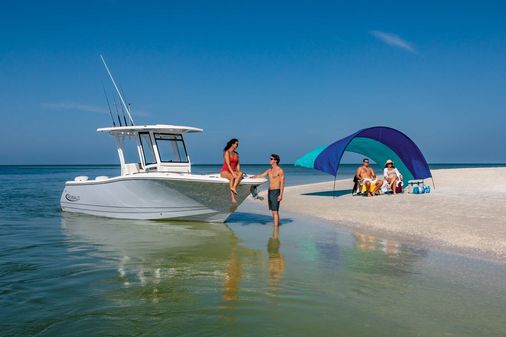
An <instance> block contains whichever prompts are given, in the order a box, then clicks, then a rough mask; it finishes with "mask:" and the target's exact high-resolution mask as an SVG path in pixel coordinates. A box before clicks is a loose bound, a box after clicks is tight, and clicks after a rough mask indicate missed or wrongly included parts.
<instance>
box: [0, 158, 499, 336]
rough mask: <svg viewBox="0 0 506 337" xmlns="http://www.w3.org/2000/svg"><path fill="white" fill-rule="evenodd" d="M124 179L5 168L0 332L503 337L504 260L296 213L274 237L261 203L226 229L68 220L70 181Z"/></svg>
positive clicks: (89, 170)
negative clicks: (64, 200)
mask: <svg viewBox="0 0 506 337" xmlns="http://www.w3.org/2000/svg"><path fill="white" fill-rule="evenodd" d="M245 169H246V170H245V171H246V172H248V173H256V172H260V171H262V170H263V169H264V167H261V166H249V167H245ZM353 170H354V166H350V168H349V172H347V173H346V172H345V174H344V173H343V176H346V174H349V176H351V175H352V174H353ZM195 171H199V172H203V173H204V172H213V171H216V167H214V166H200V167H199V166H197V167H195ZM116 172H117V168H116V167H115V166H105V167H104V166H48V167H29V166H24V167H19V166H17V167H16V166H9V167H0V183H1V186H2V189H1V190H0V214H1V218H0V247H1V249H0V335H1V336H26V335H38V336H90V335H107V336H125V335H133V336H137V335H147V336H151V335H157V336H158V335H173V336H181V335H185V336H200V335H203V336H213V335H225V336H259V335H272V336H329V335H330V336H504V331H506V320H505V319H504V312H505V309H506V282H504V280H505V279H506V267H505V266H504V265H502V264H498V263H494V262H486V261H481V260H478V259H471V258H467V257H462V256H457V255H453V254H447V253H443V252H440V251H437V250H433V249H427V248H424V247H421V246H420V247H417V246H413V245H407V244H404V243H402V242H397V241H394V240H391V239H389V238H388V237H375V236H372V235H370V234H369V233H363V232H352V231H349V230H346V229H344V228H342V227H339V226H336V225H335V224H330V223H326V222H322V221H319V220H315V219H313V218H309V217H302V216H299V215H297V216H295V215H293V214H289V213H282V226H281V228H280V230H279V232H278V233H276V232H275V231H274V229H273V227H272V224H271V218H270V216H269V212H268V211H267V210H266V209H265V208H264V205H262V204H259V203H257V202H249V203H245V204H243V205H242V206H241V207H240V208H239V209H238V212H237V213H235V214H234V215H232V216H231V217H230V219H229V221H228V222H227V224H205V223H189V222H186V223H174V222H154V221H133V220H132V221H129V220H113V219H105V218H97V217H91V216H84V215H73V214H63V213H61V212H60V210H59V197H60V193H61V190H62V188H63V183H64V181H65V180H68V179H72V178H73V177H75V176H77V175H89V176H92V177H93V176H97V175H114V174H116ZM311 172H312V171H310V170H303V169H292V168H289V167H287V180H288V182H289V183H290V184H295V183H304V182H314V181H322V180H328V179H329V178H328V177H327V176H324V175H319V174H314V172H313V173H311Z"/></svg>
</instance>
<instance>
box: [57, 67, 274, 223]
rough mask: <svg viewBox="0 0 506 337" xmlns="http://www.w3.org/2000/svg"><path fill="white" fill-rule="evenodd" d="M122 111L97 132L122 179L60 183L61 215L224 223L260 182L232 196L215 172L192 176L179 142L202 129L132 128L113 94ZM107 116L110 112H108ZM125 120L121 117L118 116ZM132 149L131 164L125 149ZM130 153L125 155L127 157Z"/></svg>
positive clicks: (242, 187) (246, 182)
mask: <svg viewBox="0 0 506 337" xmlns="http://www.w3.org/2000/svg"><path fill="white" fill-rule="evenodd" d="M102 61H103V62H104V66H105V67H106V70H107V72H108V73H109V76H110V78H111V80H112V82H113V84H114V87H115V88H116V90H117V94H118V96H119V98H120V101H121V103H122V104H123V106H122V109H124V111H126V115H127V116H128V119H129V122H130V125H128V123H127V121H126V118H124V122H123V123H122V122H121V118H120V117H119V115H118V121H119V125H116V123H115V122H114V118H113V126H112V127H106V128H99V129H98V130H97V131H98V132H104V133H108V134H110V135H111V136H113V137H114V139H115V141H116V149H117V152H118V157H119V162H120V168H121V174H120V175H119V176H116V177H107V176H98V177H95V178H94V179H90V178H89V177H87V176H79V177H76V178H75V179H74V180H73V181H67V182H66V183H65V189H64V191H63V193H62V195H61V199H60V203H61V208H62V210H63V211H67V212H76V213H85V214H90V215H95V216H104V217H110V218H123V219H153V220H154V219H177V220H195V221H206V222H224V221H225V220H226V219H227V217H228V216H229V215H230V214H231V213H232V212H233V211H235V209H236V208H237V206H238V205H239V204H240V203H241V202H243V201H244V200H245V199H246V198H247V197H248V195H249V194H250V193H252V192H253V193H255V191H256V188H257V187H258V186H259V185H261V184H263V183H265V182H266V180H265V179H263V178H251V177H248V176H245V177H244V179H243V180H242V181H241V183H240V184H239V186H238V187H237V195H231V191H230V189H229V182H228V180H227V179H225V178H222V177H221V176H220V174H219V173H215V174H194V173H192V165H191V161H190V156H189V154H188V151H187V147H186V144H185V141H184V137H185V135H186V134H188V133H197V132H202V131H203V130H202V129H200V128H196V127H191V126H178V125H165V124H155V125H134V122H133V119H132V117H131V114H130V109H129V107H128V105H127V104H126V103H125V101H124V98H123V96H122V95H121V93H120V91H119V90H118V89H117V86H116V83H115V81H114V79H113V77H112V75H111V73H110V71H109V69H108V67H107V64H106V63H105V60H103V58H102ZM111 117H112V113H111ZM123 117H124V116H123ZM128 145H133V148H134V149H135V150H136V151H134V153H135V154H136V156H135V157H134V159H130V158H131V157H132V156H131V154H132V153H131V151H130V152H128V149H127V146H128ZM127 154H129V155H127Z"/></svg>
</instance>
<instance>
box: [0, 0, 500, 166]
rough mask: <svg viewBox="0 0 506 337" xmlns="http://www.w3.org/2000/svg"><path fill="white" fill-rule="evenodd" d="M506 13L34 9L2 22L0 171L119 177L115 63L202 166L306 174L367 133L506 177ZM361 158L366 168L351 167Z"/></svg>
mask: <svg viewBox="0 0 506 337" xmlns="http://www.w3.org/2000/svg"><path fill="white" fill-rule="evenodd" d="M505 13H506V3H504V2H501V1H497V2H492V1H488V2H483V1H475V2H471V1H466V2H462V1H444V2H441V1H434V2H432V1H424V2H407V1H381V2H379V1H367V2H366V1H348V2H342V3H341V2H337V1H329V2H318V1H305V2H297V1H286V2H284V1H265V2H263V1H251V2H246V1H227V2H219V1H172V2H171V1H167V2H162V1H160V2H155V1H142V2H141V1H72V2H70V1H66V2H63V1H62V2H58V1H44V2H42V1H32V2H30V1H19V2H14V1H11V2H10V3H6V2H4V3H3V4H2V11H1V12H0V114H1V117H2V119H1V121H2V122H1V123H0V164H76V163H116V162H117V158H116V153H115V149H114V146H113V142H112V139H111V138H110V137H109V136H107V135H104V134H99V133H97V132H96V131H95V130H96V128H98V127H104V126H109V125H110V124H111V122H110V118H109V116H108V113H107V105H106V102H105V99H104V95H103V91H102V84H101V83H102V82H104V83H106V85H107V86H108V87H110V84H109V82H106V81H107V77H106V73H105V71H104V69H103V66H102V64H101V62H100V59H99V57H98V55H99V53H102V54H103V55H104V56H105V57H106V59H107V61H108V63H109V65H110V67H111V70H112V71H113V74H114V75H115V77H116V79H117V80H118V81H119V82H120V84H121V86H122V87H123V89H124V91H125V94H126V96H127V99H128V101H129V102H130V103H131V104H132V106H133V111H134V119H135V121H136V123H137V124H146V123H164V124H165V123H166V124H182V125H191V126H197V127H202V128H204V129H205V133H203V134H196V135H190V136H188V137H187V142H188V145H189V147H190V151H191V153H190V154H191V157H192V161H193V162H194V163H218V162H220V161H221V160H222V159H221V156H222V153H221V150H222V148H223V145H224V143H225V142H226V141H227V140H228V139H229V138H231V137H237V138H239V139H240V142H241V143H240V144H241V145H240V149H239V150H240V154H241V160H242V161H243V162H244V163H264V162H266V161H267V159H268V156H269V154H270V153H271V152H277V153H279V154H280V155H281V157H282V160H283V161H284V162H293V161H294V160H295V159H296V158H298V157H299V156H301V155H302V154H304V153H305V152H307V151H309V150H311V149H312V148H314V147H316V146H319V145H322V144H326V143H331V142H333V141H335V140H337V139H340V138H342V137H344V136H346V135H348V134H350V133H352V132H354V131H356V130H358V129H361V128H364V127H369V126H376V125H386V126H391V127H394V128H398V129H399V130H401V131H403V132H405V133H406V134H407V135H408V136H410V137H411V138H412V139H413V140H414V141H415V142H416V143H417V144H418V145H419V147H420V148H421V150H422V152H423V153H424V154H425V156H426V158H427V160H428V161H429V162H506V146H505V145H504V141H503V134H504V129H505V125H506V17H505V16H506V14H505ZM351 158H352V157H351Z"/></svg>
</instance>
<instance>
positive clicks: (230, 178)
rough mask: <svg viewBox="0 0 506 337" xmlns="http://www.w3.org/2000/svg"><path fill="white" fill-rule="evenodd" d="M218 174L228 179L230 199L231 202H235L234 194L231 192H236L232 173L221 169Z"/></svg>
mask: <svg viewBox="0 0 506 337" xmlns="http://www.w3.org/2000/svg"><path fill="white" fill-rule="evenodd" d="M220 176H221V177H222V178H226V179H228V188H229V189H230V192H231V199H232V202H234V203H235V202H236V201H235V196H234V195H233V194H234V193H237V192H236V191H235V190H234V177H233V176H232V173H230V172H226V171H222V172H221V173H220Z"/></svg>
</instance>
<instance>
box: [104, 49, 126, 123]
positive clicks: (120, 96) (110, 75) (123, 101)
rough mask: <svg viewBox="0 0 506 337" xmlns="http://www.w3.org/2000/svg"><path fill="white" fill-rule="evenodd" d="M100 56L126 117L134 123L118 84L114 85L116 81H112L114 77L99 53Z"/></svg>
mask: <svg viewBox="0 0 506 337" xmlns="http://www.w3.org/2000/svg"><path fill="white" fill-rule="evenodd" d="M100 58H101V59H102V62H103V63H104V66H105V70H107V73H108V74H109V77H110V78H111V81H112V84H113V85H114V88H115V89H116V92H117V93H118V96H119V99H120V100H121V103H122V104H123V107H124V108H125V110H126V112H127V114H128V118H129V119H130V123H132V125H134V120H133V119H132V115H131V114H130V110H128V106H127V105H126V103H125V100H124V99H123V96H122V95H121V92H120V91H119V89H118V86H117V85H116V81H114V78H113V77H112V74H111V72H110V71H109V67H108V66H107V63H105V60H104V57H103V56H102V54H100ZM127 125H128V124H127Z"/></svg>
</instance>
